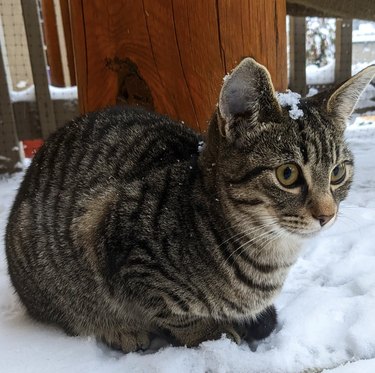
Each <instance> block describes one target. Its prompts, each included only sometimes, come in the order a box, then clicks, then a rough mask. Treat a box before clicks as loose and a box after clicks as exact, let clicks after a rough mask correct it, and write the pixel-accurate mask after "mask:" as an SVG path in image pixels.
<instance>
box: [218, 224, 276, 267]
mask: <svg viewBox="0 0 375 373" xmlns="http://www.w3.org/2000/svg"><path fill="white" fill-rule="evenodd" d="M276 225H277V222H274V223H273V224H269V225H267V227H271V226H276ZM262 229H264V227H262ZM269 234H270V232H269V231H265V232H263V233H262V234H261V235H259V236H256V237H253V238H252V239H250V240H249V241H246V242H245V243H244V244H242V245H241V246H239V247H238V248H237V249H236V250H234V251H233V252H232V253H231V254H230V255H229V256H228V258H226V259H225V262H224V263H226V262H228V260H229V258H230V257H231V256H232V255H234V254H235V253H236V252H238V251H239V250H241V248H242V247H244V246H245V245H249V244H250V243H252V242H254V241H257V240H259V239H261V237H263V236H266V235H269ZM237 257H238V256H237Z"/></svg>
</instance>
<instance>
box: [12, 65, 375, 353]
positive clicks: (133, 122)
mask: <svg viewBox="0 0 375 373" xmlns="http://www.w3.org/2000/svg"><path fill="white" fill-rule="evenodd" d="M374 75H375V67H374V66H371V67H368V68H366V69H365V70H363V71H362V72H360V73H359V74H357V75H356V76H354V77H352V78H351V79H349V80H348V81H346V82H345V83H344V84H342V85H341V86H339V87H338V88H335V89H332V90H331V91H328V92H325V93H320V94H318V95H315V96H313V97H309V98H304V99H301V100H300V102H299V103H298V111H299V112H300V114H302V115H298V116H297V117H296V116H295V115H294V116H291V115H290V114H291V108H290V107H289V106H285V107H281V105H280V104H279V102H278V100H277V97H276V93H275V91H274V88H273V85H272V82H271V79H270V75H269V73H268V71H267V69H266V68H265V67H264V66H262V65H260V64H258V63H257V62H256V61H255V60H253V59H251V58H245V59H244V60H242V62H241V63H240V64H239V65H238V66H237V67H236V68H235V69H234V70H233V71H232V72H231V74H229V75H228V76H227V77H226V78H225V80H224V83H223V86H222V88H221V92H220V96H219V100H218V105H217V108H216V109H215V111H214V113H213V115H212V118H211V120H210V123H209V129H208V133H207V136H206V138H205V142H204V143H203V142H202V141H203V138H202V137H201V136H200V135H199V134H197V133H195V132H194V131H192V130H191V129H189V128H187V127H184V126H182V125H181V124H180V123H177V122H175V121H173V120H171V119H169V118H168V117H166V116H162V115H159V114H156V113H151V112H147V111H145V110H142V109H140V108H130V107H129V108H110V109H106V110H104V111H100V112H96V113H91V114H87V115H85V116H82V117H80V118H78V119H76V120H74V121H72V122H71V123H69V124H67V125H66V126H65V127H63V128H61V129H59V130H58V131H57V132H56V133H54V134H53V135H52V136H51V137H50V138H49V139H48V140H47V141H46V142H45V144H44V145H43V146H42V148H41V149H40V150H39V151H38V153H37V154H36V155H35V157H34V159H33V161H32V163H31V165H30V167H29V168H28V170H27V172H26V174H25V177H24V180H23V182H22V184H21V186H20V189H19V191H18V194H17V196H16V199H15V202H14V205H13V208H12V210H11V213H10V217H9V222H8V225H7V230H6V254H7V261H8V269H9V274H10V277H11V281H12V284H13V286H14V288H15V289H16V291H17V293H18V295H19V297H20V299H21V301H22V302H23V304H24V305H25V306H26V309H27V310H28V312H29V314H30V315H31V316H32V317H34V318H35V319H37V320H39V321H42V322H46V323H52V324H55V325H57V326H60V327H61V328H62V329H64V330H65V332H66V333H68V334H69V335H94V336H95V337H97V338H98V339H100V340H103V341H104V342H105V343H107V344H108V345H109V346H112V347H114V348H119V349H121V350H123V351H124V352H130V351H136V350H139V349H146V348H148V346H149V344H150V336H151V335H154V334H162V335H166V336H170V337H171V338H172V339H173V341H174V343H175V344H179V345H187V346H196V345H198V344H199V343H200V342H202V341H204V340H208V339H216V338H220V337H221V335H222V334H226V335H227V336H228V337H229V338H231V339H233V340H234V341H235V342H237V343H240V342H241V340H242V339H243V338H245V339H247V340H252V339H260V338H264V337H267V336H268V335H269V334H270V333H271V332H272V330H274V328H275V326H276V323H277V314H276V309H275V307H274V305H273V302H274V299H275V296H276V295H277V294H279V292H280V290H281V288H282V285H283V282H284V280H285V278H286V276H287V274H288V271H289V269H290V267H291V266H292V265H293V263H295V261H296V259H297V257H298V253H299V251H300V248H301V245H302V244H303V243H304V242H305V241H306V240H307V239H308V238H309V237H312V236H314V235H315V234H317V233H318V232H320V231H321V230H322V229H323V228H327V227H329V226H331V225H332V224H333V222H334V221H335V219H336V216H337V210H338V207H339V204H340V202H341V201H342V200H343V199H344V198H345V197H346V195H347V193H348V191H349V187H350V184H351V182H352V176H353V157H352V153H351V152H350V150H349V149H348V147H347V145H346V143H345V140H344V129H345V126H346V120H347V118H348V117H349V116H350V115H351V113H352V111H353V108H354V106H355V104H356V101H357V99H358V97H359V95H360V94H361V92H362V91H363V90H364V89H365V87H366V85H367V84H368V83H369V82H370V80H371V79H372V78H373V76H374ZM292 117H293V118H294V119H293V118H292Z"/></svg>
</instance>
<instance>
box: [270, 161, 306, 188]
mask: <svg viewBox="0 0 375 373" xmlns="http://www.w3.org/2000/svg"><path fill="white" fill-rule="evenodd" d="M300 176H301V172H300V169H299V167H298V166H297V165H295V164H294V163H285V164H283V165H281V166H279V167H278V168H277V169H276V177H277V180H278V181H279V183H280V184H281V185H282V186H283V187H286V188H294V187H295V186H296V183H297V182H298V181H299V180H300Z"/></svg>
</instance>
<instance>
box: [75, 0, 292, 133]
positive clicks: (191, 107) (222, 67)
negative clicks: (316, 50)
mask: <svg viewBox="0 0 375 373" xmlns="http://www.w3.org/2000/svg"><path fill="white" fill-rule="evenodd" d="M70 8H71V12H72V13H71V19H72V34H73V41H74V51H75V60H76V66H77V80H78V87H79V89H78V93H79V100H80V108H81V111H82V112H87V111H92V110H96V109H99V108H102V107H105V106H109V105H115V104H116V103H117V104H121V103H124V104H139V105H143V106H146V107H148V108H153V109H155V110H156V111H158V112H160V113H165V114H168V115H169V116H171V117H173V118H175V119H179V120H183V121H185V122H186V123H187V124H188V125H190V126H191V127H193V128H195V129H197V130H200V131H203V130H205V129H206V127H207V121H208V120H209V118H210V115H211V113H212V112H213V110H214V109H215V105H216V103H217V99H218V94H219V91H220V87H221V85H222V79H223V77H224V75H225V74H226V73H227V72H229V71H230V70H231V69H232V68H233V67H234V66H235V65H236V64H237V63H238V62H240V61H241V59H242V58H243V57H246V56H252V57H254V58H256V59H257V60H258V61H259V62H260V63H262V64H265V65H266V66H267V67H268V69H269V70H270V73H271V75H272V78H273V81H274V84H275V87H276V89H277V90H284V89H285V88H286V85H287V72H286V32H285V19H286V5H285V0H238V1H230V0H222V1H217V0H205V1H200V0H171V1H168V2H167V1H164V0H143V1H142V0H134V1H128V0H116V1H111V0H90V1H84V0H70Z"/></svg>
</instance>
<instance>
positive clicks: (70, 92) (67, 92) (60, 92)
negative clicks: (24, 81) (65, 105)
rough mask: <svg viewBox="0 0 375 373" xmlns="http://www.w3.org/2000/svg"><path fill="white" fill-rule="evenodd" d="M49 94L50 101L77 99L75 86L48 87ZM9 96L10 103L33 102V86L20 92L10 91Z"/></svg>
mask: <svg viewBox="0 0 375 373" xmlns="http://www.w3.org/2000/svg"><path fill="white" fill-rule="evenodd" d="M49 93H50V95H51V99H52V100H75V99H77V98H78V91H77V86H73V87H55V86H52V85H50V86H49ZM9 94H10V100H11V101H12V102H30V101H35V86H34V85H31V86H30V87H28V88H26V89H23V90H22V91H10V92H9Z"/></svg>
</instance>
